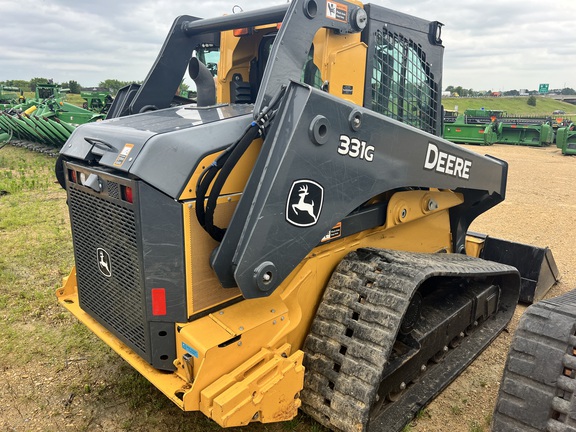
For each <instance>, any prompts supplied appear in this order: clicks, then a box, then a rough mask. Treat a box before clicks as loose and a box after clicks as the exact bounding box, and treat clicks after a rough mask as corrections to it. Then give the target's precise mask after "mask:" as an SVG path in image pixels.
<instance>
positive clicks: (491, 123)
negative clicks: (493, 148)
mask: <svg viewBox="0 0 576 432" xmlns="http://www.w3.org/2000/svg"><path fill="white" fill-rule="evenodd" d="M455 114H456V115H455ZM500 114H501V111H485V110H466V111H465V112H464V114H459V115H458V114H457V113H455V112H454V111H446V112H445V115H444V138H445V139H447V140H449V141H452V142H454V143H462V144H464V143H465V144H479V145H492V144H494V143H495V142H496V141H497V138H498V132H499V130H498V128H499V126H500V127H501V125H499V124H498V123H497V122H496V121H495V120H496V118H497V117H498V115H500Z"/></svg>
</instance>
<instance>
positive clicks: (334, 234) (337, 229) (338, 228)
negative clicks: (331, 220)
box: [321, 222, 342, 243]
mask: <svg viewBox="0 0 576 432" xmlns="http://www.w3.org/2000/svg"><path fill="white" fill-rule="evenodd" d="M341 236H342V222H338V223H337V224H336V225H334V226H333V227H332V229H331V230H330V231H328V234H326V235H325V236H324V237H322V240H321V243H324V242H327V241H328V240H334V239H337V238H339V237H341Z"/></svg>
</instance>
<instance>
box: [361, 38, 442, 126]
mask: <svg viewBox="0 0 576 432" xmlns="http://www.w3.org/2000/svg"><path fill="white" fill-rule="evenodd" d="M375 42H376V43H375V50H374V63H373V64H374V67H373V70H372V82H371V84H372V110H373V111H376V112H379V113H381V114H384V115H386V116H388V117H391V118H393V119H396V120H399V121H401V122H403V123H407V124H409V125H412V126H414V127H417V128H418V129H421V130H423V131H426V132H430V133H432V134H435V133H436V127H437V125H436V115H437V111H438V103H437V100H438V99H437V98H438V85H437V83H436V82H435V80H434V76H433V74H432V73H431V71H430V65H429V64H428V63H427V62H426V53H425V52H424V51H423V50H422V47H421V46H419V45H417V44H415V43H414V42H413V41H411V40H409V39H407V38H405V37H403V36H402V35H400V34H398V33H392V32H389V31H388V30H387V29H382V30H378V31H377V32H376V34H375Z"/></svg>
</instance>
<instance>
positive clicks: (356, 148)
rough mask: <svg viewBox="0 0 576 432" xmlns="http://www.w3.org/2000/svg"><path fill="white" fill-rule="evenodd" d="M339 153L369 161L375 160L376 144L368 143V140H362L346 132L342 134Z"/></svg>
mask: <svg viewBox="0 0 576 432" xmlns="http://www.w3.org/2000/svg"><path fill="white" fill-rule="evenodd" d="M338 153H339V154H341V155H343V156H346V155H348V156H350V157H351V158H355V159H356V158H358V159H363V160H365V161H368V162H372V161H373V160H374V146H371V145H367V144H366V141H361V140H359V139H358V138H350V137H349V136H348V135H344V134H342V135H340V145H339V146H338Z"/></svg>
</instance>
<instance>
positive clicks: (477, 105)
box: [442, 96, 576, 119]
mask: <svg viewBox="0 0 576 432" xmlns="http://www.w3.org/2000/svg"><path fill="white" fill-rule="evenodd" d="M527 101H528V97H523V96H518V97H479V98H442V105H444V109H447V110H453V109H455V107H456V106H457V107H458V112H459V113H464V111H465V110H467V109H481V108H484V109H486V110H503V111H506V112H507V113H508V114H509V115H519V116H520V115H525V116H540V115H541V116H551V115H552V113H553V112H554V111H556V110H561V111H564V112H566V115H565V116H568V117H569V116H570V114H572V115H573V116H574V117H575V119H576V105H572V104H569V103H566V102H561V101H557V100H555V99H551V98H547V97H540V96H539V97H536V106H530V105H528V104H527Z"/></svg>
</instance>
